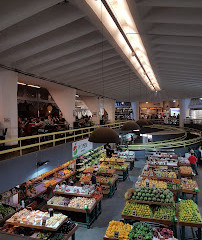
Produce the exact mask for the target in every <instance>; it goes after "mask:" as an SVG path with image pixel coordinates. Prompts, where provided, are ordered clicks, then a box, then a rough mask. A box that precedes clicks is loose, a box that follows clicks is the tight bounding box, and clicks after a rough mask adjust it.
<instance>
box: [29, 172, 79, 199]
mask: <svg viewBox="0 0 202 240" xmlns="http://www.w3.org/2000/svg"><path fill="white" fill-rule="evenodd" d="M73 175H75V172H71V173H70V174H68V175H66V176H64V177H62V178H58V177H51V178H49V179H48V180H44V181H42V182H40V183H38V184H37V185H36V186H34V188H35V193H31V195H30V197H32V198H36V197H38V196H40V195H42V194H43V193H45V192H46V191H47V187H48V185H49V184H51V185H52V186H56V185H57V184H60V183H61V182H63V181H64V180H66V179H68V178H70V177H72V176H73Z"/></svg>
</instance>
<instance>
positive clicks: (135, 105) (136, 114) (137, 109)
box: [131, 102, 140, 121]
mask: <svg viewBox="0 0 202 240" xmlns="http://www.w3.org/2000/svg"><path fill="white" fill-rule="evenodd" d="M131 107H132V110H133V118H134V120H135V121H137V120H139V119H140V106H139V102H131Z"/></svg>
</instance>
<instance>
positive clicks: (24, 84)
mask: <svg viewBox="0 0 202 240" xmlns="http://www.w3.org/2000/svg"><path fill="white" fill-rule="evenodd" d="M17 84H18V85H23V86H26V85H27V84H26V83H22V82H17Z"/></svg>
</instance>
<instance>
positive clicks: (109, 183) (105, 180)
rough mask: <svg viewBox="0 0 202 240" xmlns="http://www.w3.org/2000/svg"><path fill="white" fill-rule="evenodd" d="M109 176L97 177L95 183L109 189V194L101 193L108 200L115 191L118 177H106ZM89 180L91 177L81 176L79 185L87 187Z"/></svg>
mask: <svg viewBox="0 0 202 240" xmlns="http://www.w3.org/2000/svg"><path fill="white" fill-rule="evenodd" d="M108 175H109V174H107V176H103V174H102V176H97V177H96V179H97V183H98V184H100V185H101V186H106V188H109V193H108V192H107V193H106V192H104V191H103V195H105V196H109V198H111V197H112V196H113V195H114V193H115V191H116V190H117V181H118V178H119V176H118V175H116V174H115V175H113V176H108ZM90 179H91V175H83V176H82V177H81V179H80V181H79V183H81V182H83V183H84V184H86V185H88V184H90Z"/></svg>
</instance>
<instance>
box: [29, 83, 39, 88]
mask: <svg viewBox="0 0 202 240" xmlns="http://www.w3.org/2000/svg"><path fill="white" fill-rule="evenodd" d="M27 86H28V87H33V88H41V87H39V86H36V85H32V84H29V85H27Z"/></svg>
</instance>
